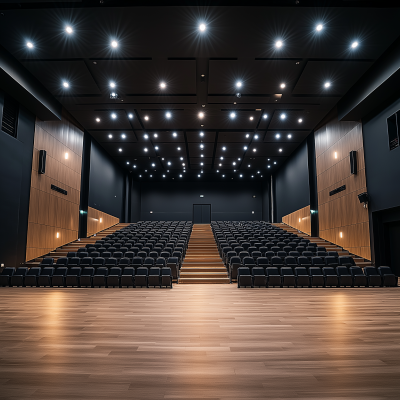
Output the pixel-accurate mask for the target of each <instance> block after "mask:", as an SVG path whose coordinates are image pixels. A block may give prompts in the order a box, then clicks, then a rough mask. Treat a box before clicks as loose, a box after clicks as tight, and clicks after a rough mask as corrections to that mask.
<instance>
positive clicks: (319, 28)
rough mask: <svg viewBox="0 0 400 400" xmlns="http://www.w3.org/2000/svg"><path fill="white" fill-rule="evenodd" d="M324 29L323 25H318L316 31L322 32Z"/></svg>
mask: <svg viewBox="0 0 400 400" xmlns="http://www.w3.org/2000/svg"><path fill="white" fill-rule="evenodd" d="M323 27H324V26H323V25H322V24H318V25H317V26H316V28H315V29H316V30H317V32H321V31H322V29H323Z"/></svg>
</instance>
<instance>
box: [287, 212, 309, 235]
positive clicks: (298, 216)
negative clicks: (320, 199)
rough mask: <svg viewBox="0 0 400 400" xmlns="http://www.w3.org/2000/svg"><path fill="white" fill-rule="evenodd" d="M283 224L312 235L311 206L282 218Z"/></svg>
mask: <svg viewBox="0 0 400 400" xmlns="http://www.w3.org/2000/svg"><path fill="white" fill-rule="evenodd" d="M282 222H283V223H284V224H286V225H289V226H291V227H292V228H295V229H297V230H299V231H301V232H304V233H306V234H307V235H311V212H310V206H307V207H304V208H301V209H300V210H297V211H294V212H292V213H291V214H288V215H285V216H284V217H282Z"/></svg>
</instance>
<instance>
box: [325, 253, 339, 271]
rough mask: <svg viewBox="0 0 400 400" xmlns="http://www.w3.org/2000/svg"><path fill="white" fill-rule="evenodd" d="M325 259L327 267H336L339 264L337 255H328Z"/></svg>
mask: <svg viewBox="0 0 400 400" xmlns="http://www.w3.org/2000/svg"><path fill="white" fill-rule="evenodd" d="M324 261H325V265H326V266H327V267H332V268H336V267H338V266H339V264H338V260H337V258H336V257H333V256H327V257H325V260H324Z"/></svg>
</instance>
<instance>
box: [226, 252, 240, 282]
mask: <svg viewBox="0 0 400 400" xmlns="http://www.w3.org/2000/svg"><path fill="white" fill-rule="evenodd" d="M241 266H242V260H241V259H240V257H239V256H234V257H232V258H231V259H230V262H229V276H230V281H231V282H232V281H233V280H234V279H237V270H238V269H239V268H240V267H241Z"/></svg>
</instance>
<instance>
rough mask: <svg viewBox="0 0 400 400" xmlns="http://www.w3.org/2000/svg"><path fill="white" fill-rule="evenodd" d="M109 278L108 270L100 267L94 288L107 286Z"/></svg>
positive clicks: (94, 281) (94, 279)
mask: <svg viewBox="0 0 400 400" xmlns="http://www.w3.org/2000/svg"><path fill="white" fill-rule="evenodd" d="M107 276H108V268H106V267H100V268H97V269H96V273H95V274H94V276H93V280H92V282H93V287H96V286H98V287H101V286H106V278H107Z"/></svg>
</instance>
